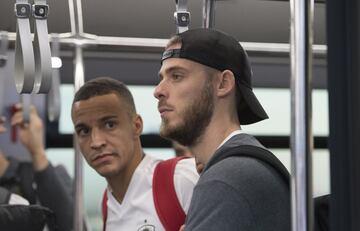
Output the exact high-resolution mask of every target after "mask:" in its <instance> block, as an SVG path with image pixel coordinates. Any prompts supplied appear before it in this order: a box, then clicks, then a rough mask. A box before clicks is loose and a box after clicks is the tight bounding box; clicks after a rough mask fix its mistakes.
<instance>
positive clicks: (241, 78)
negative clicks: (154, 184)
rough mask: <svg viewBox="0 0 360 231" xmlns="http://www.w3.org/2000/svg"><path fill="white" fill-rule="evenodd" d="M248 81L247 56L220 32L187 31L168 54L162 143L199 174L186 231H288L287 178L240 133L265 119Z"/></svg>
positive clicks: (162, 87) (161, 96)
mask: <svg viewBox="0 0 360 231" xmlns="http://www.w3.org/2000/svg"><path fill="white" fill-rule="evenodd" d="M251 75H252V72H251V68H250V64H249V60H248V57H247V54H246V52H245V51H244V49H243V48H242V47H241V46H240V44H239V43H238V42H237V41H236V40H235V39H234V38H233V37H231V36H229V35H226V34H224V33H222V32H219V31H216V30H212V29H195V30H189V31H186V32H184V33H181V34H178V35H176V36H174V37H173V38H171V39H170V41H169V43H168V45H167V47H166V49H165V52H164V54H163V57H162V66H161V69H160V71H159V77H160V82H159V84H158V85H157V87H156V89H155V92H154V96H155V97H156V98H157V99H158V110H159V112H160V115H161V119H162V124H161V128H160V135H161V136H163V137H166V138H168V139H172V140H176V141H178V142H179V143H181V144H183V145H185V146H188V147H190V149H191V151H192V153H193V154H194V155H195V158H196V162H197V165H198V171H202V173H201V176H200V180H199V181H198V184H197V186H196V187H195V189H194V194H193V198H192V200H191V205H190V209H189V212H188V215H187V219H186V225H185V230H192V231H193V230H201V231H202V230H206V231H209V230H214V231H219V230H224V231H234V230H239V231H247V230H249V231H250V230H251V231H255V230H257V231H275V230H276V231H289V230H290V190H289V179H288V177H289V176H288V172H287V170H286V169H285V168H284V166H283V165H282V164H281V163H280V162H279V160H278V159H276V157H275V156H274V155H273V154H272V153H271V152H270V151H268V150H267V149H266V148H265V147H263V146H262V145H261V144H260V143H259V142H258V141H257V140H256V139H255V138H254V137H252V136H250V135H248V134H246V133H245V132H243V131H242V130H241V128H240V125H242V124H252V123H255V122H258V121H261V120H264V119H266V118H268V117H267V114H266V113H265V111H264V109H263V108H262V106H261V105H260V103H259V101H258V100H257V98H256V96H255V95H254V93H253V91H252V86H251Z"/></svg>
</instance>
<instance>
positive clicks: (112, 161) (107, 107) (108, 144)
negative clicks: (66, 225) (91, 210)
mask: <svg viewBox="0 0 360 231" xmlns="http://www.w3.org/2000/svg"><path fill="white" fill-rule="evenodd" d="M71 112H72V120H73V123H74V127H75V133H76V140H77V143H78V144H79V147H80V150H81V153H82V154H83V156H84V157H85V159H86V161H87V162H88V164H89V165H90V166H91V167H92V168H94V169H95V170H96V171H97V172H98V173H99V174H100V175H101V176H103V177H105V178H106V180H107V182H108V188H107V192H106V193H107V198H108V200H107V219H106V230H108V231H115V230H116V231H117V230H139V231H142V230H149V231H151V230H156V231H158V230H165V228H164V226H163V224H162V223H161V221H160V219H159V217H158V214H157V211H156V208H155V205H154V198H153V193H152V186H153V185H152V183H153V174H154V169H155V166H156V165H157V164H158V163H159V160H156V159H154V158H152V157H150V156H147V155H145V154H144V152H143V150H142V147H141V142H140V135H141V133H142V128H143V122H142V119H141V117H140V115H138V114H137V113H136V109H135V105H134V100H133V97H132V95H131V93H130V91H129V90H128V89H127V87H126V86H125V85H124V84H123V83H121V82H120V81H117V80H115V79H111V78H106V77H102V78H96V79H93V80H90V81H88V82H86V83H85V84H84V85H83V86H82V87H81V88H80V89H79V91H77V93H76V94H75V97H74V101H73V104H72V111H71ZM197 179H198V174H197V172H196V170H195V162H194V160H193V159H184V160H180V161H179V162H178V164H177V165H176V168H175V173H174V188H175V191H176V196H177V198H178V201H179V202H180V205H181V207H182V209H183V210H184V211H185V213H186V212H187V210H188V207H189V204H190V200H191V196H192V191H193V187H194V185H195V183H196V181H197Z"/></svg>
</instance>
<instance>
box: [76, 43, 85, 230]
mask: <svg viewBox="0 0 360 231" xmlns="http://www.w3.org/2000/svg"><path fill="white" fill-rule="evenodd" d="M74 76H75V79H74V85H75V92H77V91H78V90H79V88H80V87H81V86H82V85H83V84H84V62H83V54H82V48H81V46H80V45H77V46H76V48H75V73H74ZM74 148H75V210H74V211H75V213H74V230H75V231H82V230H83V217H84V216H83V214H84V206H83V158H82V154H81V152H80V150H79V147H78V145H77V142H76V140H75V136H74Z"/></svg>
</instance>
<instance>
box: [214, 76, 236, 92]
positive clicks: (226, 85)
mask: <svg viewBox="0 0 360 231" xmlns="http://www.w3.org/2000/svg"><path fill="white" fill-rule="evenodd" d="M218 78H219V79H218V80H219V81H218V84H217V89H216V92H217V95H218V96H219V97H222V96H227V95H229V94H230V93H231V92H232V90H233V89H235V76H234V73H233V72H232V71H230V70H225V71H223V72H221V73H219V75H218Z"/></svg>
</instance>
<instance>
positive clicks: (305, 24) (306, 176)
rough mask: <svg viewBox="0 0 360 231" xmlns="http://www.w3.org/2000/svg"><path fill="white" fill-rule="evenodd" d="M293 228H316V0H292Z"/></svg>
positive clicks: (300, 229)
mask: <svg viewBox="0 0 360 231" xmlns="http://www.w3.org/2000/svg"><path fill="white" fill-rule="evenodd" d="M290 8H291V45H290V46H291V152H292V168H291V170H292V174H291V198H292V201H291V205H292V231H311V230H313V201H312V160H311V158H312V149H313V137H312V128H311V126H312V108H311V79H312V78H311V75H312V42H313V41H312V36H313V32H312V31H313V12H314V1H313V0H291V1H290Z"/></svg>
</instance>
